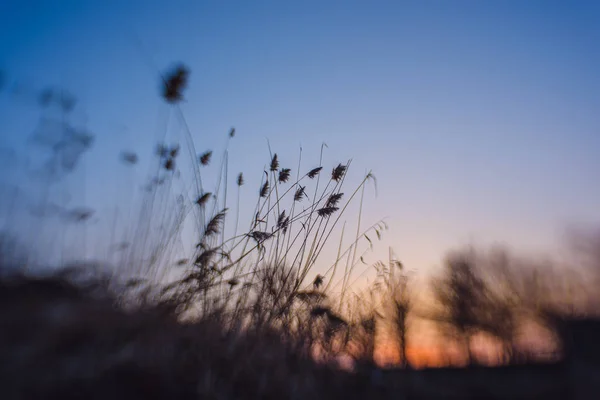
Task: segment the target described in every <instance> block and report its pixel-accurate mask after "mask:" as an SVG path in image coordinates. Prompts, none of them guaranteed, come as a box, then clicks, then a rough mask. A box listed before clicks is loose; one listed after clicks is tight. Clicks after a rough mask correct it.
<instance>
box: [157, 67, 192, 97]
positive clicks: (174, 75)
mask: <svg viewBox="0 0 600 400" xmlns="http://www.w3.org/2000/svg"><path fill="white" fill-rule="evenodd" d="M189 75H190V72H189V70H188V69H187V68H186V67H184V66H183V65H179V66H177V67H175V68H174V69H173V71H171V73H169V75H167V76H166V77H165V78H164V82H163V97H164V98H165V100H166V101H167V102H169V103H177V102H178V101H180V100H182V99H183V90H184V89H185V88H186V87H187V84H188V79H189Z"/></svg>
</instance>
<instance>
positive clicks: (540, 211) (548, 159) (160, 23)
mask: <svg viewBox="0 0 600 400" xmlns="http://www.w3.org/2000/svg"><path fill="white" fill-rule="evenodd" d="M599 20H600V4H598V3H597V2H594V1H589V2H577V1H574V2H566V1H565V2H555V1H526V2H525V1H453V2H448V1H414V2H402V1H373V2H362V1H361V2H359V1H343V2H342V1H303V2H282V1H270V2H267V1H258V2H242V1H238V2H233V1H229V2H228V1H225V2H220V1H219V2H217V1H211V2H208V1H207V2H204V1H198V2H192V1H188V2H184V1H172V2H157V1H123V2H119V1H66V0H65V1H29V2H25V1H13V2H3V3H2V5H0V69H1V70H2V71H4V73H3V76H4V85H3V86H2V88H1V91H0V118H1V120H2V121H3V122H2V127H1V130H0V145H1V147H2V149H3V151H4V153H5V154H9V153H10V151H9V150H10V149H14V151H15V152H16V154H21V153H22V152H24V151H26V150H27V149H28V147H27V146H28V145H27V143H26V142H27V139H26V138H27V137H29V135H30V134H31V133H32V132H33V131H34V130H35V127H36V126H37V124H38V119H39V118H40V114H41V112H40V109H39V107H38V106H37V105H36V98H37V97H36V95H35V93H37V92H38V91H39V90H41V89H43V88H44V87H46V86H48V85H50V86H52V85H54V86H59V87H65V88H67V89H68V90H69V91H71V92H72V93H73V94H74V95H75V96H76V97H77V99H78V102H77V107H76V109H75V110H74V111H73V115H72V117H71V118H72V119H73V120H74V124H76V125H77V126H80V127H85V129H86V130H89V131H90V132H92V133H93V134H94V136H95V141H94V145H93V147H92V148H91V150H90V151H89V152H88V153H87V154H86V155H85V161H84V162H83V164H82V168H80V169H79V170H78V171H77V173H76V174H73V176H72V177H70V178H69V179H70V183H69V185H70V186H69V188H70V190H71V191H72V193H70V196H74V197H76V198H77V201H78V202H79V204H83V203H85V204H87V205H89V206H90V207H93V208H94V209H98V210H105V211H107V212H106V213H105V214H102V213H101V212H99V214H98V215H99V216H98V218H105V219H107V218H109V216H110V215H111V214H110V212H109V210H111V206H110V204H111V202H114V200H115V199H116V198H117V197H118V195H119V193H122V192H121V189H123V188H127V187H131V186H132V184H133V183H134V182H138V181H139V182H141V181H142V180H143V178H144V173H143V172H140V171H143V167H142V166H143V165H144V162H148V160H149V158H150V157H149V155H150V153H151V151H152V149H153V147H154V145H155V143H156V139H157V137H158V136H157V135H158V134H157V132H158V129H157V126H161V124H163V123H164V118H165V113H166V111H165V110H166V107H167V106H166V105H165V104H163V102H162V101H161V99H160V98H159V96H158V83H157V76H158V74H159V72H163V71H164V70H165V69H166V68H168V67H169V66H170V65H172V63H173V62H178V61H181V62H184V63H185V64H186V65H188V66H189V68H190V69H191V71H192V75H191V81H190V87H189V90H188V92H187V96H186V103H185V104H184V105H183V106H182V107H183V110H184V112H185V115H186V118H187V121H188V123H189V125H190V128H191V130H192V133H193V136H194V140H195V142H196V145H197V147H198V148H199V149H205V148H211V149H214V150H216V151H218V150H219V149H220V148H222V146H223V144H224V140H225V139H224V138H225V135H226V133H227V131H228V130H229V128H230V127H231V126H235V127H236V129H237V132H238V135H237V137H236V138H235V141H233V142H232V144H231V152H230V159H231V170H232V171H238V170H244V172H245V173H246V175H247V176H249V177H250V176H253V175H255V176H260V173H261V171H262V166H263V164H264V163H265V162H266V160H267V159H268V148H267V145H266V139H269V141H270V144H271V147H272V148H273V149H274V150H275V151H277V152H278V153H279V154H280V157H281V158H282V160H285V162H288V163H290V165H296V162H297V161H296V158H297V153H298V148H299V146H300V145H301V146H302V147H303V151H304V153H303V154H304V155H303V157H305V159H306V162H307V164H306V165H307V168H306V169H309V167H308V165H309V164H310V163H311V162H313V163H314V162H316V160H317V158H318V151H319V148H320V145H321V143H322V142H325V143H327V145H328V150H327V151H326V159H327V162H328V163H329V164H331V165H333V164H335V163H336V162H338V161H344V160H346V159H349V158H352V159H353V172H354V175H351V176H352V177H353V178H352V179H354V180H353V181H351V183H352V182H356V181H357V180H358V179H360V175H361V174H362V173H363V172H364V171H366V170H373V172H374V174H375V175H376V177H377V179H378V195H377V197H376V196H375V195H374V193H373V192H370V194H369V195H368V202H367V207H368V208H367V211H366V212H365V215H364V217H365V219H366V220H367V221H375V220H377V219H379V218H381V217H389V219H388V222H389V224H390V227H391V229H390V231H389V232H388V233H387V236H386V239H385V241H384V242H383V243H381V244H380V246H379V248H378V249H379V250H377V254H375V255H374V256H373V257H371V260H373V259H374V258H376V257H377V256H380V257H385V256H386V255H387V246H393V247H394V248H395V251H396V253H397V254H398V256H399V257H400V258H401V259H402V260H404V262H405V264H406V265H408V266H409V267H412V268H428V267H430V266H432V265H435V264H437V263H438V262H439V260H440V257H441V256H442V255H443V253H444V252H445V251H446V250H447V249H449V248H451V247H455V246H460V245H463V244H466V243H469V242H475V243H482V244H488V243H491V242H495V241H499V242H506V243H508V244H510V245H513V246H515V247H517V248H520V249H525V250H535V251H537V250H548V249H554V246H555V244H556V243H557V240H558V239H560V234H561V232H562V230H563V229H564V228H565V227H566V226H568V225H570V224H580V223H585V224H594V223H598V222H600V207H598V204H600V186H599V185H598V182H599V181H600V180H599V178H600V157H599V156H598V155H599V154H600V114H599V113H598V111H597V110H598V109H600V73H599V71H600V52H599V51H598V50H599V48H598V46H599V45H598V43H600V25H599V24H597V21H599ZM15 88H16V89H15ZM173 139H176V138H175V137H174V138H173ZM130 148H133V149H136V150H138V153H139V154H140V157H141V158H142V163H141V165H140V166H138V167H139V169H138V170H137V171H136V170H133V171H132V170H131V168H130V169H127V168H126V167H125V166H123V164H122V163H120V162H119V160H118V154H119V152H120V151H122V150H124V149H130ZM7 152H9V153H7ZM10 154H13V153H10ZM19 157H20V156H19ZM4 158H5V160H6V159H7V158H6V157H4ZM5 163H7V161H5ZM248 169H251V170H250V171H249V170H248ZM252 169H253V170H252ZM12 172H13V170H12V169H9V174H10V173H12ZM253 172H254V173H253ZM19 176H20V175H19ZM7 179H9V178H7ZM20 179H29V178H20ZM250 179H252V178H250ZM250 183H252V180H251V181H250ZM249 186H250V185H249ZM103 223H104V224H107V223H106V222H102V221H100V222H98V224H100V225H102V224H103Z"/></svg>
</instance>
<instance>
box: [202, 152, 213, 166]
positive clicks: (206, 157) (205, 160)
mask: <svg viewBox="0 0 600 400" xmlns="http://www.w3.org/2000/svg"><path fill="white" fill-rule="evenodd" d="M211 157H212V151H211V150H208V151H206V152H204V153H203V154H201V155H200V164H202V165H208V164H209V163H210V159H211Z"/></svg>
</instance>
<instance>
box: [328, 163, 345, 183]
mask: <svg viewBox="0 0 600 400" xmlns="http://www.w3.org/2000/svg"><path fill="white" fill-rule="evenodd" d="M345 172H346V166H345V165H342V164H338V166H337V167H335V168H334V169H333V171H332V172H331V179H333V180H334V181H336V182H339V181H340V179H342V178H343V177H344V173H345Z"/></svg>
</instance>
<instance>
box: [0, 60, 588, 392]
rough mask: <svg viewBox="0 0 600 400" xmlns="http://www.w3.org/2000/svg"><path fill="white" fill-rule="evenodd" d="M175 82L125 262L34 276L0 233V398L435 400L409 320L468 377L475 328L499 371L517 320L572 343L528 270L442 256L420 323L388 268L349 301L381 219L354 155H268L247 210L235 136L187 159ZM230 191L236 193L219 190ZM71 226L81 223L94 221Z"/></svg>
mask: <svg viewBox="0 0 600 400" xmlns="http://www.w3.org/2000/svg"><path fill="white" fill-rule="evenodd" d="M189 76H190V71H189V70H188V69H187V68H186V67H185V66H183V65H178V66H176V67H175V68H173V70H172V71H171V72H170V73H169V74H167V75H165V76H163V77H161V82H162V92H161V94H162V96H163V98H164V100H165V102H167V103H168V104H169V106H170V109H171V110H170V111H171V112H172V114H173V115H174V116H176V117H177V118H179V120H180V122H181V123H182V125H183V126H184V139H185V144H182V145H179V144H166V143H163V142H166V140H163V142H161V143H159V144H158V146H157V148H156V156H157V163H156V165H154V166H152V168H153V173H152V179H151V181H150V184H149V185H148V187H147V191H146V193H145V197H144V199H143V203H142V206H141V207H140V209H139V210H137V211H138V212H139V214H138V220H139V222H138V224H137V225H136V226H135V227H134V229H133V230H132V231H131V234H130V238H131V239H132V240H130V241H129V242H126V243H124V242H121V243H116V245H115V246H117V247H118V248H119V249H120V250H122V251H121V252H120V254H121V260H120V262H119V265H120V266H123V268H122V269H121V270H119V271H117V272H118V273H117V274H114V275H110V274H109V273H108V272H107V271H102V270H98V271H94V270H93V269H90V268H89V266H88V265H85V264H82V265H75V266H71V267H68V266H64V265H62V266H61V267H62V268H61V269H59V270H58V271H54V272H50V273H47V274H46V275H39V274H38V275H36V274H31V273H29V272H28V271H27V268H26V267H27V264H28V261H27V257H26V256H25V257H24V256H23V254H22V253H19V252H17V251H16V247H17V246H16V244H15V243H14V242H13V241H11V240H10V238H9V237H2V242H1V243H0V252H1V254H0V260H1V263H2V264H1V265H0V267H1V269H2V276H1V279H0V315H1V316H2V324H3V329H2V330H1V333H0V354H2V355H3V361H4V362H3V364H2V367H1V370H0V373H1V377H2V382H3V389H2V390H3V393H4V394H5V397H3V398H61V399H64V398H83V397H85V398H109V397H110V398H131V397H145V398H190V399H191V398H214V399H231V398H240V399H241V398H273V399H275V398H277V399H278V398H315V399H317V398H324V399H326V398H327V399H328V398H345V399H346V398H396V396H398V394H399V393H401V394H403V395H405V396H407V397H411V398H413V397H414V398H448V396H451V393H449V392H448V391H447V390H440V391H438V392H435V391H434V390H426V388H425V386H427V385H421V384H419V383H418V382H421V380H422V379H423V378H422V377H421V375H418V374H419V372H417V371H411V370H409V368H410V362H409V361H410V360H408V356H407V354H408V353H409V351H408V350H409V348H410V338H411V337H412V336H413V335H412V334H413V330H414V328H413V324H412V318H418V317H421V318H426V319H429V320H432V321H435V322H436V323H437V324H438V325H439V326H440V327H442V330H443V331H444V332H446V333H449V335H447V337H446V339H445V340H447V341H448V342H452V343H456V342H458V343H463V344H464V349H465V353H466V354H467V355H468V357H467V358H468V364H469V366H471V368H469V369H465V371H480V367H477V368H476V367H475V366H473V365H472V364H476V363H477V360H476V357H475V356H474V355H473V354H472V353H471V340H472V337H473V336H475V335H476V334H479V333H482V332H484V333H487V334H490V335H491V336H493V337H495V338H497V339H499V340H500V341H501V342H502V343H503V345H504V349H505V356H506V357H505V359H504V360H503V362H505V363H508V364H513V365H517V364H519V363H522V361H521V360H522V359H523V357H524V356H523V355H522V354H519V351H520V350H519V349H518V347H517V346H516V345H515V342H516V336H517V332H516V331H517V329H518V328H519V326H520V324H519V322H518V321H519V319H522V318H524V317H523V316H524V315H525V316H526V317H527V318H533V319H536V320H537V321H538V322H539V323H540V324H542V325H544V326H546V327H548V328H549V329H550V330H552V331H553V332H555V333H556V334H557V335H558V341H559V342H560V343H561V344H562V345H563V347H564V349H563V350H565V349H570V348H574V346H572V345H569V343H571V344H572V340H571V341H569V337H570V336H569V335H571V333H572V332H574V331H572V330H570V329H571V328H570V327H571V325H570V323H571V321H573V320H576V319H577V318H581V316H580V315H577V312H576V310H575V306H574V304H573V303H572V302H571V303H569V302H568V301H567V300H569V296H568V295H567V293H566V292H565V291H564V290H563V291H561V290H560V289H558V288H556V287H550V286H549V284H550V283H552V282H557V281H559V278H560V276H554V277H553V276H549V275H548V274H547V273H546V272H545V274H546V275H545V276H544V278H545V280H544V279H541V278H540V277H539V275H536V274H537V273H536V272H535V271H539V270H540V269H538V268H531V269H530V271H529V272H531V274H530V275H527V274H526V273H525V272H524V271H525V270H524V269H523V268H516V269H515V265H516V264H518V262H517V261H516V260H514V259H513V258H511V256H510V255H508V254H503V255H502V257H501V256H500V255H499V254H497V253H496V254H495V255H490V256H487V257H482V256H481V255H480V254H476V253H475V252H469V251H467V252H462V253H454V254H452V255H451V256H450V257H449V258H448V260H447V263H446V269H445V273H444V275H442V276H440V277H438V278H436V279H434V280H433V281H432V287H433V289H434V295H435V296H434V297H435V299H437V306H438V308H439V309H436V310H434V311H430V310H427V311H426V312H423V311H422V310H419V304H418V302H417V300H416V298H415V296H414V294H415V290H417V289H416V286H415V285H414V284H413V281H412V278H411V277H412V275H411V273H410V271H407V270H406V269H405V267H404V266H403V265H402V264H401V263H400V262H399V261H398V260H396V259H395V258H394V257H392V256H390V259H389V260H388V261H387V262H378V263H376V264H375V265H373V266H370V267H369V268H371V267H372V269H374V270H375V271H376V272H377V279H376V280H375V282H374V283H373V284H372V286H371V287H369V288H368V290H367V291H366V293H364V294H362V295H360V294H356V293H354V292H353V291H352V288H353V285H354V283H356V281H357V279H360V275H359V276H358V277H357V276H356V273H355V272H356V269H357V268H358V266H360V265H361V264H364V261H363V260H364V259H363V256H364V254H366V252H368V251H370V250H371V249H372V247H373V241H372V239H371V238H375V237H376V238H381V235H382V232H384V231H385V230H386V229H387V225H386V223H385V222H384V221H383V220H382V221H377V222H375V223H373V224H371V225H368V226H367V227H366V228H365V227H364V226H363V224H362V210H363V207H364V204H363V203H364V192H365V190H366V187H367V184H368V183H369V182H371V181H374V180H375V178H374V176H373V174H372V173H367V174H365V175H364V176H363V177H362V179H361V180H360V181H359V183H358V185H357V186H355V187H350V188H348V187H347V184H346V177H347V176H348V174H349V173H351V172H352V169H351V164H352V163H351V161H347V162H344V163H337V164H334V165H333V166H332V167H331V169H329V168H327V167H326V166H325V165H324V162H323V147H321V153H320V157H319V160H320V161H319V164H318V165H313V166H311V168H310V169H309V168H306V169H303V168H301V154H300V157H299V160H298V163H297V168H291V167H290V166H288V165H285V163H284V161H282V160H280V158H279V156H278V155H277V153H274V152H272V151H271V149H269V151H270V157H269V159H268V160H266V164H265V168H264V171H263V172H262V173H261V181H260V185H259V186H258V187H256V188H255V189H253V190H254V191H255V198H254V199H249V198H248V197H247V196H245V195H244V196H242V194H241V190H242V186H244V185H245V184H246V182H245V178H244V172H238V173H236V174H234V175H233V176H234V177H235V178H234V180H233V181H232V182H229V180H230V173H229V150H228V149H229V145H230V142H231V141H232V140H233V139H234V138H235V136H236V131H235V129H234V128H232V129H231V130H230V131H229V132H228V134H227V135H226V145H225V149H224V150H223V153H222V156H221V158H220V160H216V158H217V157H215V156H214V153H213V151H212V150H205V151H204V152H202V153H200V154H199V153H197V152H196V148H195V146H194V141H193V138H192V134H191V132H190V129H189V127H188V124H187V122H186V120H185V116H184V114H183V112H182V110H181V107H180V102H181V101H183V100H184V99H185V96H184V92H185V89H186V86H187V82H188V80H189ZM61 99H62V100H61ZM63 100H64V99H63V97H62V96H60V95H57V94H56V91H44V92H43V96H42V97H41V98H40V101H41V102H42V103H43V105H44V106H47V105H48V104H49V103H51V102H52V101H61V103H60V104H61V107H62V108H63V112H65V113H68V112H70V110H71V109H72V108H73V107H74V104H75V99H74V98H73V97H72V96H71V97H69V98H68V99H67V100H68V101H66V103H65V101H63ZM69 135H71V136H73V135H72V132H70V133H69ZM165 138H166V132H165ZM76 139H77V140H81V138H80V136H77V137H76ZM63 144H64V143H63ZM67 145H68V144H67ZM67 147H68V146H67ZM186 154H187V155H186ZM80 156H81V154H79V153H77V154H76V155H75V161H73V162H71V163H70V164H69V165H68V168H69V169H73V168H75V166H76V161H77V159H78V157H80ZM120 157H121V160H122V161H123V162H124V163H126V164H128V165H133V164H136V163H137V162H138V155H137V154H136V153H134V152H131V151H127V152H122V153H121V156H120ZM183 157H187V158H188V159H187V160H183V161H184V162H182V158H183ZM186 163H187V164H186ZM211 164H212V165H214V164H217V167H218V174H217V175H218V176H217V177H216V185H215V187H213V188H210V189H209V188H208V187H206V185H205V180H204V179H203V177H206V175H205V174H206V169H207V167H208V166H209V165H211ZM180 165H188V167H189V169H191V176H192V177H193V182H191V184H190V183H188V185H186V186H185V189H184V190H182V191H181V192H180V193H177V192H176V190H175V187H176V186H175V185H176V184H177V177H178V176H179V174H180V173H181V169H180V168H181V167H180ZM231 183H232V184H233V186H234V187H235V188H236V189H237V193H236V194H235V196H231V194H230V193H228V189H229V188H230V186H232V185H230V184H231ZM231 197H233V200H232V198H231ZM173 199H175V200H173ZM242 203H244V204H254V206H253V212H252V215H250V216H249V218H248V221H247V222H248V225H247V228H246V229H243V228H240V223H241V224H243V223H244V220H243V218H244V216H243V215H242V214H241V212H240V210H241V208H242V207H241V204H242ZM353 203H357V206H358V213H357V215H356V216H355V218H356V221H357V224H356V232H355V233H354V235H353V237H352V238H351V240H350V245H344V243H345V242H344V234H345V232H346V225H345V220H344V218H346V217H345V216H346V214H347V213H348V212H349V206H350V205H351V204H353ZM82 210H83V209H82ZM232 213H235V218H234V217H233V216H232ZM69 215H70V216H71V218H72V219H75V220H77V221H79V222H81V221H83V220H87V219H89V218H90V217H91V216H92V215H93V211H91V210H83V211H81V210H79V211H77V210H75V211H74V210H71V211H70V214H69ZM186 223H191V224H192V226H193V227H194V237H195V246H194V248H193V249H192V251H191V253H190V254H186V255H185V257H175V256H176V255H178V252H177V251H176V245H177V238H178V237H179V236H180V235H181V232H182V229H183V227H184V225H185V224H186ZM153 224H155V225H153ZM156 226H158V227H159V228H156ZM228 227H229V229H227V228H228ZM340 228H341V235H340V239H339V244H338V245H337V254H336V257H335V260H334V262H333V263H332V264H331V265H329V266H325V267H326V268H323V265H322V263H323V262H322V261H321V260H322V254H323V252H324V249H325V248H326V246H332V244H331V243H332V242H333V241H334V240H335V241H336V242H337V238H336V235H337V234H338V231H339V230H340ZM231 232H232V233H231ZM117 247H115V248H117ZM519 262H520V263H521V264H520V265H519V266H522V265H523V264H527V265H531V264H532V263H527V262H523V261H519ZM511 263H512V264H511ZM490 274H491V275H490ZM494 274H495V275H494ZM533 275H535V278H531V276H533ZM573 284H574V285H577V284H579V283H577V282H575V283H573ZM581 287H583V285H581ZM563 289H564V288H563ZM550 293H552V295H553V296H549V294H550ZM550 297H553V298H550ZM567 303H568V304H567ZM590 329H591V328H590ZM382 336H386V337H387V338H388V339H389V338H392V342H394V343H395V346H396V347H397V349H398V351H399V360H398V366H400V367H401V371H402V372H401V374H399V375H398V374H397V375H392V374H388V373H384V372H382V370H381V369H380V368H378V367H377V365H376V351H377V347H378V343H379V341H381V340H382V339H381V338H382ZM563 353H564V354H567V352H566V351H563ZM341 357H347V358H351V359H352V363H351V368H350V370H348V368H346V369H344V368H340V365H339V360H340V359H341ZM564 360H567V358H566V357H564ZM569 362H570V361H569ZM570 365H571V364H567V361H563V362H562V363H557V364H555V365H554V366H551V367H548V371H550V372H548V373H549V374H557V375H556V376H557V377H558V378H556V379H554V382H553V384H554V386H552V385H553V384H550V386H548V387H549V388H550V389H548V387H546V386H544V387H542V388H541V389H539V388H538V389H539V390H538V389H535V390H538V392H536V393H538V394H539V393H544V396H545V397H544V398H563V397H561V396H564V395H565V393H571V392H569V390H572V386H573V383H572V382H571V381H570V380H569V379H571V378H570V375H569V374H570V373H571V372H569V371H571V370H570V369H568V368H570V367H569V366H570ZM478 368H479V369H478ZM514 368H518V367H514ZM532 368H533V367H532ZM497 371H498V373H502V372H501V371H502V370H501V369H500V368H499V369H498V370H497ZM557 371H558V372H557ZM396 372H397V371H396ZM471 373H472V374H482V372H471ZM523 373H524V374H526V373H527V371H525V372H523ZM485 374H491V376H494V375H493V373H488V372H485ZM471 376H475V377H478V376H481V375H471ZM486 376H487V375H486ZM549 376H554V375H549ZM474 379H475V378H474ZM486 379H487V378H486ZM577 382H579V381H577ZM578 384H579V383H578ZM485 385H486V383H481V384H473V383H472V382H471V381H469V382H468V383H467V384H464V385H463V387H462V388H461V389H460V390H459V391H458V392H457V393H455V397H456V398H499V397H497V396H498V395H494V394H493V393H490V392H489V391H490V390H491V391H492V392H493V390H494V389H489V388H488V389H486V388H485V387H484V386H485ZM569 385H570V386H569ZM488 386H489V385H488ZM486 387H487V386H486ZM532 390H533V389H532ZM586 390H587V389H586ZM549 393H550V394H549ZM513 395H514V394H509V395H506V396H507V397H506V396H505V397H506V398H512V397H511V396H513ZM552 395H554V396H558V397H552ZM495 396H496V397H495ZM548 396H549V397H548Z"/></svg>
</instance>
